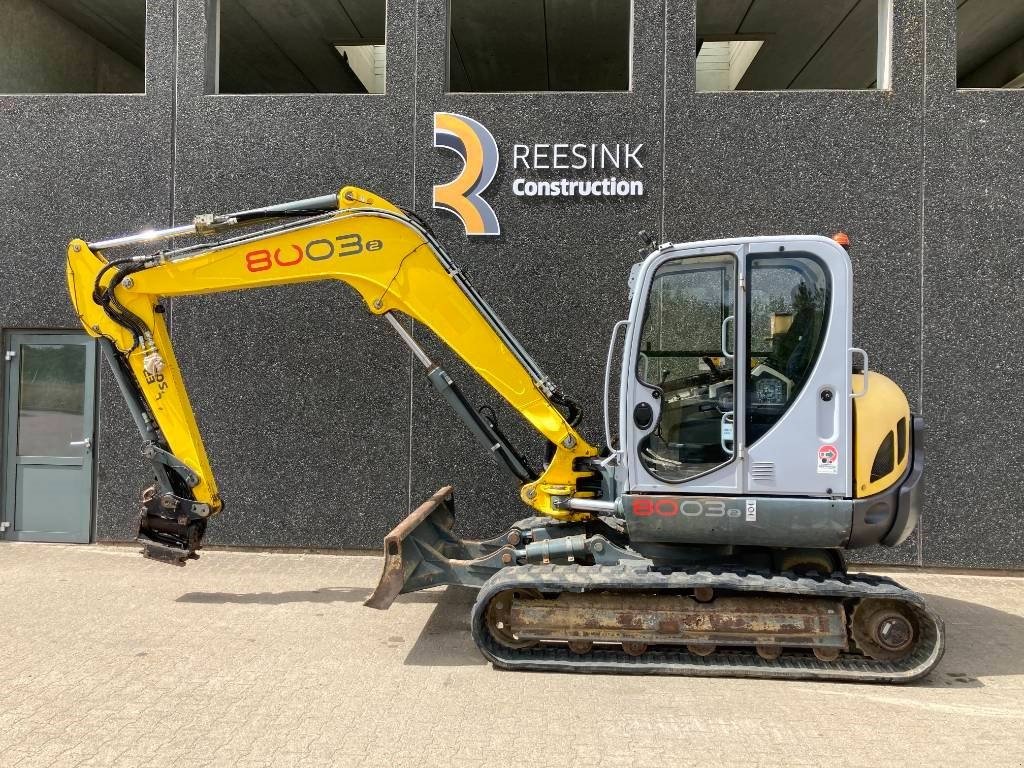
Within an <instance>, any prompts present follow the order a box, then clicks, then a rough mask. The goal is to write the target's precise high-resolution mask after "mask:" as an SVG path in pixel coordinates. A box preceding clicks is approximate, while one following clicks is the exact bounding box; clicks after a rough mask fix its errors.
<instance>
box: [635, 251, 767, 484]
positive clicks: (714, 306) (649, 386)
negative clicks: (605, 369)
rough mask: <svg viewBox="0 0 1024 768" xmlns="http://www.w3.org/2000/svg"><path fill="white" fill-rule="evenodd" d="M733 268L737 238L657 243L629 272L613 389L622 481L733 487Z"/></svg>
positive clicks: (737, 314) (741, 380) (738, 333)
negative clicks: (661, 246) (676, 245)
mask: <svg viewBox="0 0 1024 768" xmlns="http://www.w3.org/2000/svg"><path fill="white" fill-rule="evenodd" d="M743 274H744V256H743V248H742V247H741V246H722V245H713V246H708V247H689V248H681V249H669V250H664V251H662V252H660V253H659V254H658V255H656V256H654V257H651V258H649V259H648V260H647V261H646V262H645V263H644V265H643V267H642V268H641V270H640V272H639V274H638V275H637V288H636V295H635V296H634V301H633V306H632V309H631V316H630V331H629V334H628V338H627V342H626V356H625V365H624V366H623V371H622V387H621V390H620V402H622V403H624V404H625V406H626V407H624V408H623V409H622V410H621V416H620V425H619V434H620V435H623V437H624V441H623V443H624V444H623V449H624V450H626V451H628V452H629V456H628V459H627V462H626V463H627V465H628V472H627V474H628V480H627V484H628V487H629V489H630V490H632V491H635V492H659V493H666V492H669V493H671V492H684V491H685V492H692V493H705V494H712V495H723V494H734V493H739V492H741V491H742V488H743V484H744V480H745V472H744V463H745V462H744V458H743V452H742V450H740V448H739V447H740V446H742V445H743V439H744V437H743V433H744V430H745V418H744V411H743V406H742V404H743V402H744V396H745V388H746V379H745V377H743V376H739V377H737V376H736V375H735V371H736V370H737V368H738V366H737V361H742V360H744V359H745V356H746V350H745V340H746V338H747V327H746V318H745V317H744V312H743V311H742V308H743V306H744V303H743V302H742V301H741V298H740V297H741V292H740V283H741V278H742V276H743ZM739 369H740V370H742V364H741V365H740V366H739Z"/></svg>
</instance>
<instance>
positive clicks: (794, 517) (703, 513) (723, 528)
mask: <svg viewBox="0 0 1024 768" xmlns="http://www.w3.org/2000/svg"><path fill="white" fill-rule="evenodd" d="M622 510H623V513H624V515H625V518H626V527H627V529H628V530H629V537H630V540H631V541H635V542H638V543H643V542H652V543H666V542H674V543H679V544H730V545H736V546H761V547H809V548H814V549H836V548H839V547H843V546H845V545H846V542H847V541H849V539H850V529H851V526H852V520H853V502H852V501H847V500H843V499H836V500H833V499H807V498H801V499H780V498H775V497H771V496H761V497H754V496H747V497H733V498H721V497H710V496H651V495H646V494H645V495H642V496H641V495H632V494H626V495H624V496H623V497H622Z"/></svg>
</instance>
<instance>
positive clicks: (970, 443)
mask: <svg viewBox="0 0 1024 768" xmlns="http://www.w3.org/2000/svg"><path fill="white" fill-rule="evenodd" d="M955 14H956V3H955V0H929V3H928V38H927V52H928V100H927V105H926V117H927V120H926V139H925V142H926V143H925V149H926V153H925V157H926V163H925V188H924V189H925V195H924V200H925V219H924V243H925V280H924V286H925V294H924V318H925V326H924V361H925V367H924V372H925V375H924V412H925V416H926V417H927V419H928V427H929V432H928V441H927V445H928V467H929V470H928V475H927V489H928V490H927V496H926V501H925V503H926V505H927V506H926V509H927V513H926V515H925V519H924V524H923V526H922V527H921V534H922V538H923V548H924V563H925V564H926V565H956V566H960V567H981V568H984V567H988V568H1010V567H1020V566H1022V565H1024V514H1022V513H1021V510H1020V505H1019V501H1018V499H1017V493H1018V492H1019V491H1020V485H1021V484H1020V480H1019V472H1020V467H1021V465H1022V464H1024V423H1022V421H1021V418H1020V411H1021V407H1020V404H1021V374H1020V365H1019V358H1020V341H1019V337H1017V336H1016V333H1015V330H1014V329H1016V328H1019V327H1020V326H1021V325H1024V305H1022V304H1021V302H1020V301H1019V300H1018V293H1019V291H1020V288H1021V285H1022V277H1021V268H1020V255H1019V249H1020V243H1021V242H1022V240H1024V217H1022V216H1021V211H1022V209H1024V183H1022V182H1024V93H1022V92H1021V91H1018V90H962V91H958V90H957V89H956V34H955V32H956V25H955V18H956V15H955Z"/></svg>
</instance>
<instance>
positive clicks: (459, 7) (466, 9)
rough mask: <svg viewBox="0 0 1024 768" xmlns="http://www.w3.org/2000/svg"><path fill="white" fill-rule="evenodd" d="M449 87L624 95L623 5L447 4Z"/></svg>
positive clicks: (620, 1)
mask: <svg viewBox="0 0 1024 768" xmlns="http://www.w3.org/2000/svg"><path fill="white" fill-rule="evenodd" d="M448 23H449V39H448V83H449V90H451V91H456V92H470V93H502V92H515V91H628V90H629V77H630V48H631V43H632V3H631V0H519V1H517V2H494V0H451V3H450V6H449V15H448Z"/></svg>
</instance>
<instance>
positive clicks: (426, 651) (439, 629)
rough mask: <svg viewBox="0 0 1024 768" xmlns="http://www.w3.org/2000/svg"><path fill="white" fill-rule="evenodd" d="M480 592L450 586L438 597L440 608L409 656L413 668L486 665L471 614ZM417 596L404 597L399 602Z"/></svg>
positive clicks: (407, 661) (432, 615) (406, 659)
mask: <svg viewBox="0 0 1024 768" xmlns="http://www.w3.org/2000/svg"><path fill="white" fill-rule="evenodd" d="M476 594H477V591H476V590H475V589H470V588H468V587H448V588H447V589H446V590H445V591H444V592H442V593H441V594H440V595H438V596H437V597H438V598H439V599H438V601H437V607H436V608H434V610H433V611H432V612H431V614H430V618H429V619H427V623H426V624H424V625H423V629H422V631H421V632H420V636H419V637H418V638H416V644H415V645H414V646H413V647H412V650H410V651H409V655H408V656H406V657H405V663H406V664H407V665H409V666H413V667H463V666H471V665H477V664H486V663H487V661H486V660H485V659H484V657H483V656H481V655H480V651H478V650H477V649H476V643H474V642H473V635H472V633H471V632H470V630H469V612H470V610H471V609H472V608H473V602H474V601H475V600H476ZM409 597H414V595H403V596H402V597H399V598H398V599H399V600H403V599H407V598H409Z"/></svg>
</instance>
